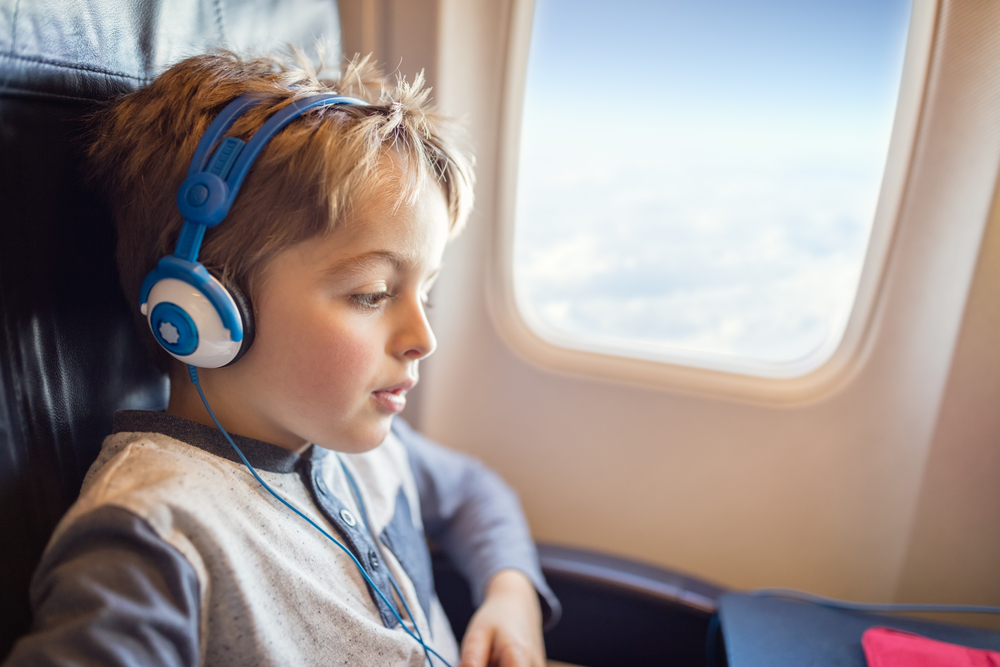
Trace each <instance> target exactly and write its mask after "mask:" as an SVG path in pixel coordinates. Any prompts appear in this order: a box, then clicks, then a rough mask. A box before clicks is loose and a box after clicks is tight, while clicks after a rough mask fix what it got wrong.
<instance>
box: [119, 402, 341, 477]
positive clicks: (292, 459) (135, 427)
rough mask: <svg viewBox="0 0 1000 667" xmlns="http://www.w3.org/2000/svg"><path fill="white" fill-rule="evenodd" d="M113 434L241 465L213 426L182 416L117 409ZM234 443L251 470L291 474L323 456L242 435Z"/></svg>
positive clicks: (311, 450)
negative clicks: (142, 436)
mask: <svg viewBox="0 0 1000 667" xmlns="http://www.w3.org/2000/svg"><path fill="white" fill-rule="evenodd" d="M111 432H112V433H160V434H162V435H165V436H168V437H171V438H174V439H175V440H180V441H181V442H183V443H186V444H188V445H191V446H192V447H197V448H198V449H201V450H203V451H205V452H208V453H209V454H213V455H215V456H218V457H221V458H224V459H228V460H230V461H233V462H235V463H241V464H242V463H243V462H242V461H241V460H240V457H239V456H237V454H236V451H235V450H234V449H233V447H232V445H230V444H229V442H227V441H226V438H225V436H223V435H222V432H221V431H219V429H217V428H215V427H214V426H205V425H204V424H199V423H197V422H193V421H190V420H187V419H183V418H182V417H175V416H174V415H169V414H167V413H166V412H152V411H149V410H119V411H118V412H116V413H115V420H114V426H113V428H112V431H111ZM229 435H230V437H232V439H233V442H235V443H236V445H237V446H238V447H239V448H240V450H241V451H242V452H243V455H244V456H246V457H247V460H248V461H249V462H250V465H252V466H253V467H254V468H257V469H258V470H266V471H267V472H277V473H289V472H294V471H295V468H296V466H297V465H298V464H299V462H300V461H302V460H303V459H314V458H320V457H322V455H323V454H325V453H326V451H325V450H323V449H322V448H320V447H313V446H310V448H309V449H307V450H306V451H305V452H303V453H302V454H296V453H294V452H290V451H288V450H287V449H284V448H282V447H278V446H277V445H272V444H271V443H269V442H264V441H263V440H254V439H253V438H246V437H244V436H242V435H236V434H235V433H230V434H229Z"/></svg>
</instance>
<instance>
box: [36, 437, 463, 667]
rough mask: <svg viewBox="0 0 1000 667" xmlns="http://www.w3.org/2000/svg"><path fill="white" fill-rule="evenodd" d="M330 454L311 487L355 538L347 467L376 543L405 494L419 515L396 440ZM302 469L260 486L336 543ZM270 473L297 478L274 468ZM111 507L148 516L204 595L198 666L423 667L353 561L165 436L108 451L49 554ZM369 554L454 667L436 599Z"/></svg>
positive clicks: (211, 460)
mask: <svg viewBox="0 0 1000 667" xmlns="http://www.w3.org/2000/svg"><path fill="white" fill-rule="evenodd" d="M161 426H162V425H161ZM169 428H170V426H169V425H168V427H167V428H164V429H162V430H168V429H169ZM172 432H174V433H178V434H179V433H180V431H177V430H174V431H172ZM191 432H192V433H198V429H194V430H193V431H191ZM204 435H206V436H209V435H210V434H209V433H204ZM261 444H262V445H266V443H261ZM267 447H272V446H271V445H267ZM267 447H264V448H263V449H264V450H266V449H267ZM325 454H326V453H325V452H322V453H320V455H319V456H314V457H309V458H308V459H307V460H308V462H309V464H310V466H314V468H315V469H314V470H311V471H310V474H309V476H308V477H306V479H309V480H313V481H314V482H316V483H317V488H323V489H325V490H326V492H327V494H328V495H329V496H331V497H334V498H336V499H337V500H338V503H339V505H338V506H342V508H343V509H344V510H346V511H347V512H349V513H350V514H349V516H350V517H351V518H352V520H353V521H354V522H355V527H357V525H358V524H359V523H360V517H361V512H360V509H359V507H358V506H357V504H356V503H355V502H354V500H353V498H352V493H351V490H350V488H349V485H348V483H347V480H346V475H345V472H344V469H345V467H346V468H348V469H350V472H351V474H353V475H354V477H355V479H356V480H357V481H358V484H359V486H360V487H361V490H362V494H363V497H364V503H365V505H366V506H367V510H368V512H367V514H368V516H369V518H370V521H371V531H370V532H371V533H373V534H376V535H378V534H381V532H383V531H384V529H385V527H386V526H387V525H388V524H389V523H390V521H391V520H392V517H393V515H394V513H395V510H396V499H397V496H398V495H399V494H400V493H403V494H404V495H405V497H406V499H407V502H408V504H409V505H410V506H411V507H419V499H418V497H417V491H416V487H415V485H414V483H413V480H412V475H411V473H410V470H409V461H408V458H407V454H406V451H405V449H404V448H403V446H402V444H401V443H400V442H399V440H398V439H397V438H396V437H395V436H390V437H389V438H388V439H387V440H386V442H385V443H383V444H382V445H381V446H380V447H378V448H376V449H375V450H373V451H371V452H368V453H366V454H359V455H352V456H344V457H343V459H341V457H340V456H338V455H333V454H329V455H325ZM260 455H261V452H257V453H256V454H255V458H260ZM249 456H250V454H249V453H248V457H249ZM264 456H265V457H266V456H267V453H266V452H265V453H264ZM297 458H298V460H296V461H291V468H292V469H293V471H292V472H270V471H268V470H265V469H263V467H262V469H261V470H260V471H259V472H260V475H261V477H262V478H263V479H264V480H265V481H266V482H267V483H268V484H269V485H271V486H272V487H273V488H274V489H275V490H276V491H277V492H278V493H280V494H281V495H282V496H283V497H284V498H285V499H286V500H287V501H288V502H290V503H291V504H292V505H294V506H295V507H296V508H297V509H299V510H300V511H302V512H303V513H304V514H306V516H309V517H310V518H311V519H312V520H313V521H315V522H316V523H318V524H319V525H321V526H323V527H324V528H325V529H326V530H328V531H329V532H331V533H332V534H334V535H337V534H338V533H340V530H339V528H340V527H338V526H337V525H335V524H334V523H333V522H331V521H330V520H329V518H328V517H329V512H325V511H323V510H322V509H321V508H320V507H318V506H317V504H316V503H315V502H314V500H313V497H312V496H311V492H310V490H309V488H307V486H306V485H305V484H304V483H303V476H301V475H300V474H299V473H298V472H295V469H296V467H297V466H299V465H300V464H301V461H302V459H305V457H297ZM259 462H260V461H258V463H259ZM272 467H278V469H279V470H287V469H288V467H289V466H288V465H287V464H284V463H282V462H280V461H278V462H275V461H273V460H272ZM107 505H111V506H115V507H120V508H123V509H126V510H128V511H130V512H132V513H134V514H135V515H136V516H138V517H141V518H142V519H143V520H144V521H145V522H146V523H148V525H149V526H151V527H152V529H153V530H154V531H155V533H156V534H157V535H159V536H160V537H161V538H162V539H163V540H164V541H165V542H167V543H168V544H169V545H170V546H171V547H173V548H174V549H176V550H177V551H178V552H179V553H180V554H182V555H183V557H184V558H185V559H186V560H187V561H188V562H189V563H190V564H191V566H192V569H193V570H194V572H195V573H196V575H197V578H198V583H199V592H200V600H199V612H200V613H199V618H200V621H199V637H200V656H201V662H202V663H203V664H209V665H216V664H220V665H221V664H224V665H245V664H254V665H329V664H347V665H413V666H416V665H421V664H423V663H424V653H423V650H422V649H421V648H420V646H419V645H418V644H417V643H416V642H414V641H413V640H412V639H411V638H410V637H408V636H407V635H406V634H404V632H403V630H402V629H401V628H400V627H399V626H398V624H394V625H395V627H387V624H386V623H385V622H384V618H383V614H382V613H381V610H380V609H379V607H378V606H377V605H376V604H374V603H373V600H372V596H371V593H370V591H369V589H368V585H367V584H366V583H365V581H364V579H363V578H362V577H361V575H360V573H359V572H358V570H357V568H356V566H355V565H354V563H353V562H352V561H351V559H350V557H349V556H348V555H347V554H346V553H345V552H343V551H341V550H340V549H339V548H337V547H336V546H335V545H333V544H332V543H331V542H330V541H329V540H327V539H326V538H325V537H323V535H322V534H320V533H319V532H318V531H316V530H315V529H314V528H312V527H311V526H309V525H308V524H307V523H305V522H304V521H302V520H301V519H300V518H298V517H296V516H295V515H294V514H292V513H291V512H289V510H288V509H287V508H286V507H284V506H283V505H282V504H281V503H279V502H278V501H277V500H275V499H273V498H272V497H270V496H269V495H267V494H266V492H265V491H264V490H263V489H262V488H261V487H260V485H259V484H258V483H257V482H256V481H255V480H254V479H253V478H252V477H251V476H250V474H249V472H248V471H247V470H246V469H245V467H244V466H243V465H242V464H237V463H235V462H234V461H232V460H230V459H228V458H225V457H223V456H221V455H216V454H214V453H211V452H210V451H209V450H208V448H205V447H194V446H191V445H189V444H187V443H185V442H182V441H180V440H178V439H176V438H173V437H170V436H167V435H164V434H162V433H155V432H127V431H123V432H118V433H115V434H113V435H111V436H109V437H108V438H107V439H106V440H105V443H104V447H103V448H102V450H101V453H100V455H99V456H98V459H97V461H96V462H95V463H94V465H93V467H92V468H91V470H90V472H89V473H88V475H87V478H86V480H85V482H84V487H83V490H82V492H81V495H80V499H79V500H78V501H77V503H76V504H75V505H74V506H73V508H72V509H71V510H70V512H69V513H68V514H67V516H66V517H65V518H64V520H63V521H62V522H61V523H60V525H59V527H58V528H57V529H56V532H55V534H54V536H53V543H57V542H58V541H59V539H60V537H61V536H62V534H63V532H64V531H67V530H69V529H70V528H71V527H72V525H73V523H74V522H75V520H76V519H77V518H79V517H82V516H83V515H85V514H87V513H88V512H90V511H92V510H94V509H96V508H98V507H102V506H107ZM414 514H415V515H416V516H415V517H414V518H413V521H414V524H415V528H416V529H418V530H419V531H421V532H420V533H419V534H422V526H420V520H419V512H415V513H414ZM341 521H343V519H341ZM348 523H349V522H348ZM362 525H363V524H362ZM365 532H366V533H367V532H369V531H365ZM357 539H358V540H359V541H361V542H363V541H364V540H363V538H362V537H360V536H358V537H357ZM369 539H370V538H369ZM371 544H372V545H373V549H372V550H373V551H376V552H377V553H376V554H375V555H377V556H378V558H377V559H376V560H377V563H378V564H377V566H373V560H372V559H370V558H369V559H367V563H366V567H368V568H371V569H370V570H369V571H374V570H381V571H385V570H387V569H388V570H389V571H391V572H392V575H393V577H394V578H395V580H396V581H397V583H398V584H399V586H400V589H401V591H402V593H403V595H404V596H405V597H406V598H407V601H408V603H409V607H410V609H411V610H412V611H413V613H414V615H415V616H416V619H415V620H416V623H417V626H418V627H419V628H420V630H421V632H422V633H423V635H424V637H425V639H426V640H428V641H429V642H430V643H431V645H432V646H434V648H435V649H436V650H437V651H438V652H440V653H441V654H442V655H444V656H446V657H448V658H449V662H451V660H452V659H454V660H457V656H458V648H457V645H456V643H455V639H454V637H453V635H452V633H451V628H450V626H449V624H448V622H447V619H446V618H445V615H444V612H443V610H442V609H441V606H440V604H439V603H438V602H437V599H436V598H434V599H433V600H432V603H431V607H430V614H429V616H428V615H427V614H425V613H424V612H423V608H422V606H421V604H420V602H419V596H418V595H417V593H416V590H415V587H414V584H413V582H412V580H411V579H410V578H409V576H408V574H407V572H406V570H405V569H404V568H403V567H402V566H401V565H400V563H399V561H398V560H397V559H396V558H395V556H394V555H393V554H392V552H391V551H390V550H388V549H385V548H381V549H378V548H376V547H374V541H372V542H371ZM388 591H391V588H388V589H387V591H386V592H387V594H391V593H389V592H388Z"/></svg>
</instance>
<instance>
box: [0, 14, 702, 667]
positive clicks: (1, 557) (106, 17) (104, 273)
mask: <svg viewBox="0 0 1000 667" xmlns="http://www.w3.org/2000/svg"><path fill="white" fill-rule="evenodd" d="M321 36H322V37H323V38H324V39H325V41H326V43H327V53H328V54H339V53H340V43H339V38H340V27H339V17H338V13H337V5H336V3H335V2H332V1H331V0H282V1H281V2H280V3H276V2H273V0H173V1H172V2H170V3H161V2H158V0H127V1H126V2H110V1H106V0H2V1H0V146H2V148H0V216H2V220H0V508H2V509H0V535H2V536H3V539H2V540H0V571H2V572H3V575H4V576H2V577H0V660H2V658H3V657H4V656H6V655H7V653H8V652H9V650H10V648H11V646H12V645H13V643H14V641H15V640H16V639H17V638H18V637H20V636H21V635H23V634H24V633H25V632H27V631H28V629H29V627H30V622H31V618H30V610H29V605H28V584H29V580H30V577H31V574H32V572H33V570H34V568H35V566H36V564H37V562H38V559H39V557H40V555H41V552H42V550H43V549H44V547H45V544H46V542H47V540H48V538H49V535H50V533H51V531H52V530H53V528H54V527H55V525H56V523H57V522H58V521H59V519H60V518H61V517H62V515H63V513H64V512H65V511H66V509H67V508H68V507H69V505H70V504H71V503H72V502H73V501H74V499H75V498H76V496H77V494H78V493H79V488H80V484H81V482H82V479H83V476H84V474H85V472H86V470H87V468H88V467H89V466H90V464H91V462H92V461H93V460H94V458H95V457H96V455H97V452H98V450H99V448H100V445H101V442H102V440H103V438H104V437H105V435H106V434H107V433H109V432H110V430H111V420H112V415H113V414H114V412H115V410H118V409H123V408H132V409H162V408H163V407H164V406H165V404H166V399H167V385H166V381H165V378H164V377H163V376H162V374H160V373H159V372H158V371H157V370H156V369H155V368H154V367H153V365H152V364H151V363H149V361H148V360H147V357H146V354H145V352H144V347H143V343H142V341H141V340H140V338H139V335H138V332H137V331H136V330H135V327H134V325H133V322H132V319H131V317H132V316H131V314H130V308H129V304H128V300H127V298H126V296H125V295H124V294H122V292H121V290H120V288H119V286H118V280H117V275H116V269H115V260H114V247H115V232H114V228H113V225H112V222H111V219H110V216H109V213H108V210H107V208H106V206H105V205H104V204H103V203H102V202H101V199H100V197H99V196H97V194H96V193H95V192H94V189H93V187H92V186H91V185H89V184H88V182H87V178H86V176H87V174H86V168H85V167H84V161H83V158H82V150H83V146H84V143H85V137H84V122H83V120H84V118H85V116H86V115H87V114H88V113H89V112H90V111H92V110H93V109H94V108H95V107H96V106H97V105H98V104H100V103H101V102H102V101H105V100H108V99H110V98H112V97H114V96H116V95H118V94H121V93H125V92H127V91H130V90H133V89H135V88H136V87H138V86H141V85H143V84H144V83H146V82H148V81H150V80H151V78H152V77H154V76H155V75H156V74H157V73H158V72H160V71H161V70H162V69H163V68H164V67H165V66H166V65H168V64H170V63H172V62H175V61H177V60H179V59H181V58H183V57H184V56H186V55H191V54H194V53H198V52H202V51H205V50H207V49H209V48H212V47H219V46H225V47H229V48H233V49H237V50H239V49H246V48H252V49H256V50H261V51H264V50H272V49H276V48H281V47H283V46H284V45H286V44H289V43H292V44H303V45H312V44H314V43H315V40H316V39H317V38H318V37H321ZM541 553H542V558H543V565H544V566H545V570H546V573H547V575H548V576H549V578H550V581H551V583H552V586H553V588H554V589H555V591H556V593H557V594H558V595H559V596H560V597H561V599H562V601H563V603H564V606H565V612H564V618H563V621H562V622H561V623H560V624H559V625H558V626H557V627H556V628H555V629H554V630H552V631H551V632H550V633H549V635H548V641H549V652H550V655H551V656H552V657H553V659H557V660H563V661H567V662H574V663H576V664H581V665H595V666H596V665H611V664H633V665H642V664H652V663H651V662H650V660H649V659H648V657H649V656H650V655H653V656H659V655H661V654H663V651H664V650H670V651H680V652H679V653H677V654H676V655H678V656H680V655H687V654H686V653H684V651H687V652H688V653H692V659H691V661H684V662H680V663H678V662H676V661H675V662H672V663H670V664H703V658H702V657H700V656H701V654H700V651H701V648H700V647H701V642H702V641H703V639H702V638H703V637H704V634H705V628H706V627H707V623H708V619H709V616H710V612H711V609H713V608H714V602H713V600H714V599H715V598H716V597H718V593H719V591H718V590H716V589H712V588H711V587H708V588H704V587H702V588H699V586H700V584H697V583H696V582H694V583H692V582H690V581H688V580H684V579H683V578H678V577H676V576H674V575H670V574H669V573H664V572H663V571H659V570H655V568H646V569H643V567H644V566H639V565H636V564H634V563H629V562H627V561H623V560H617V559H612V558H607V557H602V556H599V555H595V554H589V553H587V552H582V551H574V550H569V549H559V548H555V547H543V548H542V552H541ZM435 562H436V568H437V570H438V573H439V574H438V576H439V579H438V581H439V590H440V592H441V598H442V600H443V601H445V603H446V605H447V607H448V611H449V615H450V617H451V618H452V620H453V622H454V624H455V627H456V628H457V629H458V630H459V631H461V630H462V629H464V626H465V623H466V622H467V621H468V617H469V615H471V606H470V602H469V594H468V588H467V586H466V585H465V583H464V581H462V580H461V578H460V577H459V576H458V575H457V574H456V573H455V571H454V569H453V568H450V566H449V565H448V564H447V562H446V561H444V560H442V559H441V557H440V556H438V557H437V558H436V561H435ZM463 587H464V588H463ZM463 595H464V597H463ZM664 637H666V640H667V641H664ZM626 642H627V643H628V644H629V646H628V647H625V646H623V645H624V644H625V643H626ZM671 642H673V643H671ZM682 644H683V647H682V648H678V647H681V645H682ZM650 647H652V648H650ZM643 651H645V652H643ZM693 653H698V655H693ZM663 655H665V654H663ZM622 656H626V657H627V656H635V659H624V661H622V660H621V658H622ZM643 656H646V659H645V660H643V659H640V658H642V657H643ZM660 662H663V661H662V660H661V661H660ZM663 664H667V663H663Z"/></svg>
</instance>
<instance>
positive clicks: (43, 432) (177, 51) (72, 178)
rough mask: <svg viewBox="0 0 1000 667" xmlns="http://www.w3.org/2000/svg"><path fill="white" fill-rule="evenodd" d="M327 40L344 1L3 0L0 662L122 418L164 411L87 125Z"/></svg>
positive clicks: (332, 45)
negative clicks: (182, 77) (151, 94)
mask: <svg viewBox="0 0 1000 667" xmlns="http://www.w3.org/2000/svg"><path fill="white" fill-rule="evenodd" d="M317 40H319V41H321V42H323V43H324V45H325V48H326V53H327V58H328V60H330V61H332V62H334V63H335V64H336V63H337V62H338V61H339V55H340V24H339V19H338V14H337V5H336V2H335V1H333V0H282V1H281V2H280V3H276V2H273V1H272V0H170V2H160V1H158V0H116V1H115V2H111V1H110V0H0V536H2V538H0V572H3V576H2V577H0V659H2V657H3V656H5V655H6V654H7V653H8V652H9V650H10V647H11V646H12V645H13V642H14V641H15V640H16V639H17V638H18V637H19V636H20V635H22V634H23V633H25V632H26V631H27V630H28V628H29V626H30V622H31V618H30V612H29V608H28V582H29V579H30V577H31V573H32V571H33V570H34V568H35V565H36V564H37V562H38V559H39V556H40V555H41V552H42V550H43V548H44V547H45V544H46V542H47V540H48V538H49V535H50V534H51V532H52V529H53V528H54V527H55V525H56V523H57V522H58V521H59V519H60V517H62V515H63V513H64V512H65V511H66V509H67V508H68V507H69V505H70V504H71V503H72V502H73V501H74V500H75V498H76V497H77V494H78V493H79V489H80V484H81V482H82V479H83V475H84V473H85V472H86V470H87V468H88V467H89V466H90V463H91V462H92V461H93V460H94V458H95V457H96V455H97V452H98V450H99V448H100V446H101V441H102V440H103V438H104V436H105V435H107V433H108V432H109V431H110V429H111V419H112V415H113V414H114V412H115V410H118V409H122V408H144V409H158V408H162V407H163V406H165V404H166V399H167V384H166V381H165V378H164V377H163V376H162V375H161V374H160V373H158V372H157V371H156V370H155V369H154V368H153V367H152V365H151V364H150V363H149V362H148V361H147V359H146V355H145V352H144V348H143V344H142V341H141V340H140V339H139V336H138V333H137V332H136V331H135V330H134V328H133V324H132V319H131V315H130V312H129V304H128V299H127V298H126V296H125V295H124V294H122V292H121V289H120V288H119V286H118V280H117V273H116V268H115V261H114V246H115V233H114V228H113V225H112V222H111V220H110V217H109V214H108V211H107V208H106V206H105V205H104V204H103V203H102V202H101V201H100V198H99V197H98V196H97V195H96V194H95V192H94V191H93V190H92V188H91V187H90V186H88V184H87V179H86V167H85V166H84V163H83V160H82V150H83V145H84V138H83V131H84V123H83V118H84V117H85V115H86V114H87V113H89V112H90V111H92V110H93V109H94V107H95V104H96V103H98V102H101V101H103V100H107V99H109V98H112V97H114V96H116V95H119V94H121V93H125V92H128V91H130V90H133V89H135V88H136V87H138V86H142V85H143V84H145V83H147V82H149V81H150V80H151V79H152V78H154V77H155V76H156V75H157V74H158V73H159V72H161V71H162V70H163V69H164V68H165V67H166V66H168V65H169V64H171V63H173V62H176V61H177V60H179V59H181V58H183V57H185V56H187V55H193V54H195V53H199V52H203V51H205V50H208V49H210V48H214V47H226V48H231V49H234V50H238V51H243V50H248V49H253V50H257V51H268V50H274V49H279V48H282V47H284V46H285V45H287V44H295V45H301V46H304V47H306V48H307V50H308V49H309V48H315V45H316V44H317ZM130 298H137V295H130Z"/></svg>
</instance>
